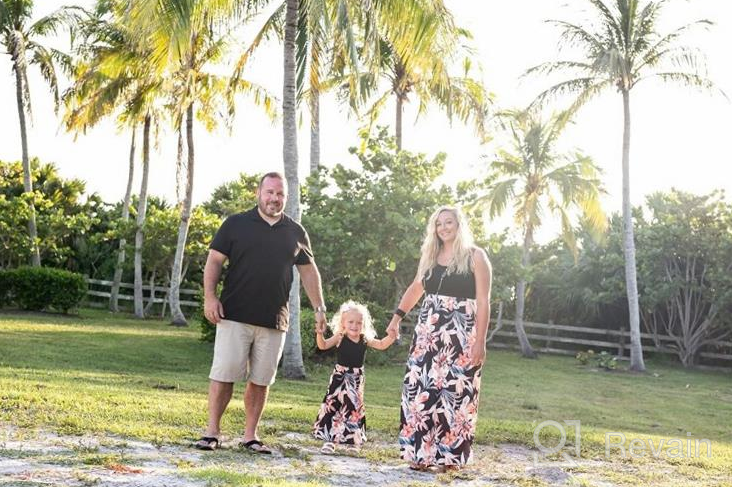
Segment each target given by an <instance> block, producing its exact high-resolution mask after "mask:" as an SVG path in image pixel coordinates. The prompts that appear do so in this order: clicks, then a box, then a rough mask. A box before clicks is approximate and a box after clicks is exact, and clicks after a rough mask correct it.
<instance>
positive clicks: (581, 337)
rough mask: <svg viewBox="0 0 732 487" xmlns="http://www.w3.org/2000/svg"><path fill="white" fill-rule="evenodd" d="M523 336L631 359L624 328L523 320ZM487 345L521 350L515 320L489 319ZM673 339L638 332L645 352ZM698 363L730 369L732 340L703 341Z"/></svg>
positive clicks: (559, 350)
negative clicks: (500, 320) (612, 328)
mask: <svg viewBox="0 0 732 487" xmlns="http://www.w3.org/2000/svg"><path fill="white" fill-rule="evenodd" d="M524 329H525V330H526V336H527V337H528V339H529V341H530V342H531V345H532V347H533V348H534V350H535V351H537V352H543V353H550V354H559V355H572V356H574V355H576V354H577V352H580V351H586V350H588V349H593V350H595V351H607V352H608V353H611V354H612V355H614V356H616V357H618V359H620V360H629V359H630V332H629V331H627V330H626V329H624V328H623V329H620V330H604V329H598V328H589V327H584V326H570V325H557V324H554V323H533V322H530V321H527V322H524ZM412 330H413V324H412V323H409V322H402V327H401V331H402V334H403V335H404V336H410V335H411V333H412ZM488 335H489V338H488V339H489V345H488V347H489V348H504V349H515V350H520V347H519V344H518V338H517V336H516V330H515V328H514V322H513V321H512V320H506V319H504V320H502V324H501V326H500V327H498V326H497V322H496V320H491V330H490V331H489V333H488ZM675 341H676V339H675V338H674V337H671V336H668V335H653V334H650V333H641V344H642V348H643V351H644V352H651V353H661V354H671V355H674V356H676V355H677V351H676V350H675V349H674V342H675ZM698 357H699V360H698V362H699V365H700V366H702V367H710V368H718V367H720V366H721V367H723V368H732V342H730V341H714V342H710V343H708V344H706V345H705V346H704V347H703V348H702V351H701V352H700V353H699V356H698Z"/></svg>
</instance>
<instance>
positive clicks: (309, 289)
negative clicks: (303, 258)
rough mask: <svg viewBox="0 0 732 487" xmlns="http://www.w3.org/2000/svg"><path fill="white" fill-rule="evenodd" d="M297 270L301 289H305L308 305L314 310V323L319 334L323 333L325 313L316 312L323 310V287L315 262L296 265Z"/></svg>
mask: <svg viewBox="0 0 732 487" xmlns="http://www.w3.org/2000/svg"><path fill="white" fill-rule="evenodd" d="M297 270H298V272H299V273H300V280H301V281H302V287H304V288H305V294H307V295H308V299H309V300H310V304H311V305H312V306H313V308H314V309H315V310H316V312H315V321H316V323H317V325H318V329H320V330H321V332H324V331H325V322H326V318H325V311H317V310H318V309H320V310H324V309H325V303H324V301H323V286H322V285H321V283H320V272H319V271H318V266H316V265H315V262H311V263H310V264H305V265H298V266H297Z"/></svg>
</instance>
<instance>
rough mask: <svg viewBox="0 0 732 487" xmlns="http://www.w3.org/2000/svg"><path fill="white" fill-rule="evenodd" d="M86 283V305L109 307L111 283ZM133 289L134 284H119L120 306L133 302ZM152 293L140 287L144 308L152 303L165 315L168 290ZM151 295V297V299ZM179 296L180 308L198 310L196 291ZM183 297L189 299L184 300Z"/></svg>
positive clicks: (147, 287)
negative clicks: (87, 286) (159, 307)
mask: <svg viewBox="0 0 732 487" xmlns="http://www.w3.org/2000/svg"><path fill="white" fill-rule="evenodd" d="M86 282H87V283H88V284H89V290H88V291H87V292H86V294H87V304H88V305H89V306H91V307H94V308H106V307H107V306H108V305H109V297H110V295H111V291H112V284H113V283H112V281H102V280H99V279H87V280H86ZM134 289H135V286H134V284H129V283H126V282H122V283H120V285H119V295H118V296H119V303H120V306H124V302H125V301H129V302H130V303H131V302H132V301H134V299H135V297H134V296H133V291H134ZM152 291H153V292H152V293H151V287H150V285H144V286H142V292H143V301H144V302H145V306H148V305H150V304H151V301H152V305H161V307H162V314H165V307H166V306H167V302H168V293H169V292H170V289H169V288H167V287H163V286H159V287H158V286H155V289H154V290H152ZM151 294H152V296H153V297H152V299H151ZM180 294H181V301H180V305H181V307H186V308H189V309H193V310H195V309H197V308H198V306H199V303H198V294H199V292H198V291H196V290H195V289H181V290H180ZM185 297H189V298H188V299H185Z"/></svg>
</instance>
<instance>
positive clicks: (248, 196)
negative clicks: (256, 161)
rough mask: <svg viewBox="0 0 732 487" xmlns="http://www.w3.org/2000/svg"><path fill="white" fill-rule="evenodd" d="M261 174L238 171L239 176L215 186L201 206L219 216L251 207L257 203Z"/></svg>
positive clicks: (223, 216) (222, 216)
mask: <svg viewBox="0 0 732 487" xmlns="http://www.w3.org/2000/svg"><path fill="white" fill-rule="evenodd" d="M261 177H262V175H261V174H252V175H249V174H245V173H240V174H239V178H238V179H236V180H234V181H229V182H226V183H223V184H221V185H219V186H217V187H216V188H215V189H214V190H213V192H212V193H211V196H210V197H209V198H208V200H206V201H205V202H204V203H203V204H202V205H201V206H203V208H205V209H206V211H209V212H210V213H213V214H215V215H218V216H219V217H221V218H222V219H223V218H226V217H228V216H230V215H233V214H235V213H239V212H242V211H246V210H249V209H251V208H252V207H253V206H255V205H256V204H257V195H256V191H257V185H258V184H259V179H260V178H261Z"/></svg>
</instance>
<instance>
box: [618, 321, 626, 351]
mask: <svg viewBox="0 0 732 487" xmlns="http://www.w3.org/2000/svg"><path fill="white" fill-rule="evenodd" d="M624 355H625V327H624V326H621V327H620V337H619V338H618V358H623V356H624Z"/></svg>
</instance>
